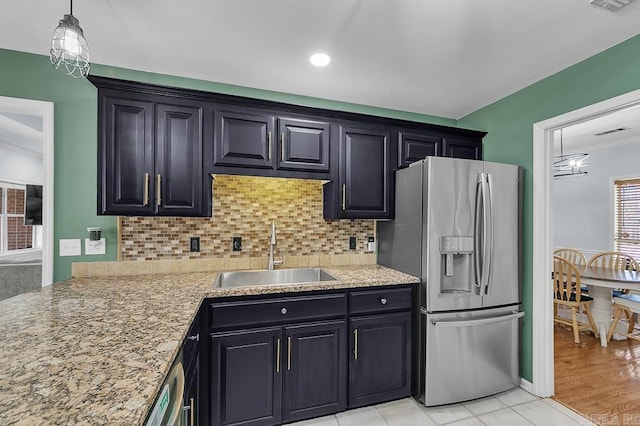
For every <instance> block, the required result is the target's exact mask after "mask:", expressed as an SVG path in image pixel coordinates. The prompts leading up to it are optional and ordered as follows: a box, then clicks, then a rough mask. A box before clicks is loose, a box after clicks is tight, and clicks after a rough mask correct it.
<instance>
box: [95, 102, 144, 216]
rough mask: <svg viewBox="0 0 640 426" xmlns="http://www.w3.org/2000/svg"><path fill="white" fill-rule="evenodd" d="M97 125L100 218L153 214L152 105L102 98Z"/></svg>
mask: <svg viewBox="0 0 640 426" xmlns="http://www.w3.org/2000/svg"><path fill="white" fill-rule="evenodd" d="M98 121H99V123H98V129H99V132H100V135H99V137H98V158H99V159H100V160H99V161H98V214H115V215H117V214H122V215H136V214H139V215H149V214H153V212H154V211H155V206H154V204H153V203H152V202H151V197H152V195H153V181H152V179H153V174H154V155H155V153H154V142H153V141H154V134H153V130H154V129H153V103H152V102H146V101H142V100H137V99H135V98H126V97H120V96H117V97H110V96H101V102H100V104H99V114H98Z"/></svg>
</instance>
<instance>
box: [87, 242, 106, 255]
mask: <svg viewBox="0 0 640 426" xmlns="http://www.w3.org/2000/svg"><path fill="white" fill-rule="evenodd" d="M106 245H107V244H106V242H105V240H104V238H100V239H99V240H96V241H91V240H90V239H89V238H85V239H84V254H86V255H87V256H90V255H94V254H105V253H106V249H105V247H106Z"/></svg>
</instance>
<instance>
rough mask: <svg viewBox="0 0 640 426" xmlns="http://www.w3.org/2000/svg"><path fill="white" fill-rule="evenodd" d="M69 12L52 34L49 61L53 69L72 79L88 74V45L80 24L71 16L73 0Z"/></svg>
mask: <svg viewBox="0 0 640 426" xmlns="http://www.w3.org/2000/svg"><path fill="white" fill-rule="evenodd" d="M70 6H71V7H70V9H71V10H70V12H69V14H68V15H64V18H63V19H62V20H61V21H60V22H59V24H58V27H57V28H56V29H55V31H54V32H53V38H52V39H51V51H50V52H49V59H50V60H51V64H52V65H53V68H55V69H57V70H60V72H62V73H63V74H65V75H70V76H71V77H74V78H82V77H86V76H87V75H88V74H89V68H90V66H91V64H90V63H89V45H88V44H87V40H86V39H85V38H84V33H83V32H82V28H80V22H79V21H78V20H77V19H76V17H75V16H73V0H70Z"/></svg>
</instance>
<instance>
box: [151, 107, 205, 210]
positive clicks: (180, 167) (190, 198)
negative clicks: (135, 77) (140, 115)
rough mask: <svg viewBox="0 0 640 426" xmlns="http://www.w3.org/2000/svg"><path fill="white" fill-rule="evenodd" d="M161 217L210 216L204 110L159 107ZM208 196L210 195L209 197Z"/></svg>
mask: <svg viewBox="0 0 640 426" xmlns="http://www.w3.org/2000/svg"><path fill="white" fill-rule="evenodd" d="M156 123H157V130H156V141H157V142H156V144H157V145H156V158H157V161H156V175H155V176H154V179H155V186H156V193H155V195H156V198H155V200H154V201H155V203H156V206H157V212H158V214H161V215H165V216H202V215H204V216H207V215H208V214H207V212H206V209H205V205H208V203H207V201H206V199H205V198H206V197H205V194H204V193H205V191H206V189H207V188H206V187H203V186H204V185H203V171H202V107H200V106H198V105H197V104H195V105H194V103H191V104H190V105H189V106H186V105H185V106H183V105H169V104H156ZM207 195H209V193H207Z"/></svg>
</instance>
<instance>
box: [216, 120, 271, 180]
mask: <svg viewBox="0 0 640 426" xmlns="http://www.w3.org/2000/svg"><path fill="white" fill-rule="evenodd" d="M274 128H275V118H274V116H273V115H269V114H263V113H260V112H259V111H254V110H251V109H248V108H242V109H229V108H225V109H219V110H218V109H216V112H215V118H214V129H215V130H214V133H215V138H214V163H215V165H216V166H240V167H246V168H252V167H256V168H264V169H271V168H273V166H274V164H275V162H274V158H273V157H274V156H273V138H274V132H273V131H274Z"/></svg>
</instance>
